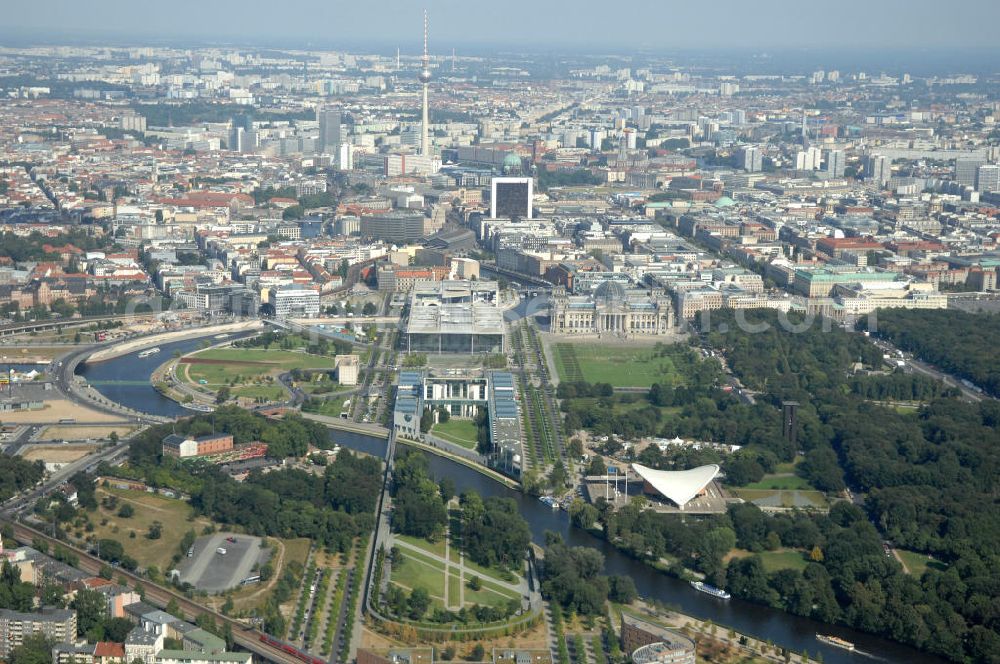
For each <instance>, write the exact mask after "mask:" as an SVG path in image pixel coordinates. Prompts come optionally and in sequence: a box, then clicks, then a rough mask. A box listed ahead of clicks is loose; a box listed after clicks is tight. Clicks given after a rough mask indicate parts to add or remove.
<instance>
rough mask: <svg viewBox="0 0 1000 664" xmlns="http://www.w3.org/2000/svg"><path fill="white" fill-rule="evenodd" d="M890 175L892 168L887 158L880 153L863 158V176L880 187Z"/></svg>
mask: <svg viewBox="0 0 1000 664" xmlns="http://www.w3.org/2000/svg"><path fill="white" fill-rule="evenodd" d="M890 177H892V168H891V166H890V163H889V158H888V157H886V156H884V155H880V154H872V155H868V158H867V159H866V160H865V178H867V179H868V180H870V181H872V182H873V183H874V184H876V185H877V186H879V187H881V186H883V185H885V183H886V182H888V181H889V178H890Z"/></svg>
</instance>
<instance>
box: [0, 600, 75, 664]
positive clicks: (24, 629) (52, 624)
mask: <svg viewBox="0 0 1000 664" xmlns="http://www.w3.org/2000/svg"><path fill="white" fill-rule="evenodd" d="M35 633H40V634H44V635H45V637H46V638H48V639H50V640H52V641H55V642H56V643H63V642H67V641H75V640H76V611H71V610H64V609H42V611H41V613H20V612H19V611H11V610H10V609H0V658H3V659H7V658H8V657H10V653H11V651H13V650H14V649H15V648H17V647H18V646H20V645H21V644H23V643H24V639H25V638H26V637H29V636H31V635H32V634H35Z"/></svg>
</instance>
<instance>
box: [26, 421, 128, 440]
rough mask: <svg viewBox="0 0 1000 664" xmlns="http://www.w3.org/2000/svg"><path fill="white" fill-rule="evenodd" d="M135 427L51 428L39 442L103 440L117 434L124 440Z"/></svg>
mask: <svg viewBox="0 0 1000 664" xmlns="http://www.w3.org/2000/svg"><path fill="white" fill-rule="evenodd" d="M134 428H135V427H81V426H67V425H63V426H50V427H45V429H43V430H42V432H41V433H40V434H38V439H39V440H102V439H105V438H107V437H108V436H110V435H111V434H112V433H117V434H118V437H119V438H124V437H125V436H127V435H128V434H130V433H132V431H133V430H134Z"/></svg>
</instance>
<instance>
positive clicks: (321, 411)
mask: <svg viewBox="0 0 1000 664" xmlns="http://www.w3.org/2000/svg"><path fill="white" fill-rule="evenodd" d="M348 398H349V397H346V396H345V397H333V398H332V399H323V401H322V402H321V403H320V404H319V406H317V407H313V406H310V407H309V408H305V407H303V410H304V411H305V412H307V413H315V414H317V415H326V416H327V417H340V414H341V413H342V412H344V402H345V401H347V399H348Z"/></svg>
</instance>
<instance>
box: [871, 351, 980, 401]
mask: <svg viewBox="0 0 1000 664" xmlns="http://www.w3.org/2000/svg"><path fill="white" fill-rule="evenodd" d="M871 341H872V343H874V344H875V345H876V346H878V347H879V348H881V349H882V351H883V352H884V353H885V354H886V355H889V356H890V358H892V359H897V358H898V359H901V360H903V361H904V362H906V368H908V369H912V370H913V371H916V372H917V373H920V374H923V375H925V376H929V377H931V378H934V379H935V380H939V381H941V382H942V383H944V384H945V385H947V386H948V387H954V388H956V389H957V390H959V391H960V392H961V393H962V396H963V397H964V398H965V399H967V400H969V401H976V402H979V401H982V400H983V399H991V398H992V397H990V396H989V395H987V394H981V393H979V392H977V391H975V390H972V389H969V388H968V387H966V386H965V385H963V384H962V382H961V380H960V379H958V378H955V377H954V376H952V375H951V374H948V373H945V372H944V371H941V370H940V369H938V368H936V367H934V366H933V365H931V364H928V363H927V362H924V361H923V360H919V359H917V358H916V357H914V356H913V355H912V354H911V353H907V352H905V351H902V350H900V349H899V348H897V347H896V346H895V345H894V344H893V343H892V342H891V341H889V340H888V339H883V338H881V337H878V338H876V337H871ZM890 361H891V360H890Z"/></svg>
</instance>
